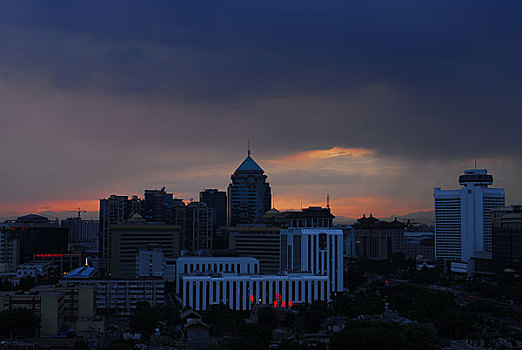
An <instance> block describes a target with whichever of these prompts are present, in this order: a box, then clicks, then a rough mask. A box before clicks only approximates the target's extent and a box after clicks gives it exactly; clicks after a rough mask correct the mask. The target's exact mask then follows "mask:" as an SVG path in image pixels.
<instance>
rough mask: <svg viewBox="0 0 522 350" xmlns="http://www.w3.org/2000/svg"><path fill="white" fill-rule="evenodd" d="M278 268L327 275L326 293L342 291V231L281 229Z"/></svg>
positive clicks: (332, 229) (329, 229)
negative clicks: (279, 265)
mask: <svg viewBox="0 0 522 350" xmlns="http://www.w3.org/2000/svg"><path fill="white" fill-rule="evenodd" d="M281 270H282V271H288V272H311V273H312V274H314V275H319V276H323V275H324V276H327V277H328V297H327V299H329V298H330V296H329V293H330V292H342V291H343V290H344V286H343V230H342V229H335V228H296V227H292V228H288V229H283V230H281Z"/></svg>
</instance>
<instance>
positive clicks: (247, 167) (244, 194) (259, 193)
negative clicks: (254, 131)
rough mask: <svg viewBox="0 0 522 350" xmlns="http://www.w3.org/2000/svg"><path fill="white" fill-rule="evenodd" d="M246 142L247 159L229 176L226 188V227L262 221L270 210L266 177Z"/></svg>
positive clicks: (270, 198)
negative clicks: (229, 182) (229, 180)
mask: <svg viewBox="0 0 522 350" xmlns="http://www.w3.org/2000/svg"><path fill="white" fill-rule="evenodd" d="M250 154H251V153H250V140H249V141H248V151H247V157H246V158H245V160H244V161H243V163H241V165H239V167H238V168H237V169H236V171H234V173H233V174H232V176H231V179H232V183H231V184H230V185H229V186H228V193H227V194H228V195H227V199H228V203H227V207H228V208H227V209H228V210H227V214H228V226H229V227H233V226H237V225H240V224H256V223H261V222H262V221H263V215H264V214H265V213H266V212H267V211H269V210H270V205H271V202H272V194H271V190H270V184H269V183H268V182H267V181H266V179H267V176H266V175H265V172H264V170H263V169H261V167H260V166H259V165H258V164H257V163H256V161H255V160H254V159H253V158H252V157H251V155H250Z"/></svg>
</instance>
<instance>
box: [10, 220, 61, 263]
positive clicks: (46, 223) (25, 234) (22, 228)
mask: <svg viewBox="0 0 522 350" xmlns="http://www.w3.org/2000/svg"><path fill="white" fill-rule="evenodd" d="M10 227H11V228H10V229H9V230H4V233H6V234H5V235H4V237H5V239H6V242H10V243H11V244H12V247H16V246H17V247H16V248H17V249H18V256H19V258H18V263H19V264H23V263H25V262H28V261H31V260H32V259H33V255H34V254H43V253H47V254H51V253H67V248H68V246H67V244H68V231H67V229H66V228H62V227H60V224H59V222H58V221H51V220H49V219H48V218H46V217H43V216H40V215H34V214H30V215H25V216H21V217H19V218H17V219H16V220H15V221H14V222H12V223H11V224H10ZM13 240H17V241H18V242H17V243H14V242H13ZM16 248H15V249H16ZM9 254H11V255H16V252H10V253H9Z"/></svg>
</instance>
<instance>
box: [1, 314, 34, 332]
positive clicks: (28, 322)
mask: <svg viewBox="0 0 522 350" xmlns="http://www.w3.org/2000/svg"><path fill="white" fill-rule="evenodd" d="M39 328H40V318H39V317H37V316H36V315H35V314H34V313H33V312H32V311H30V310H24V309H13V310H4V311H2V312H0V335H1V336H3V337H10V336H11V335H12V336H15V337H33V336H35V335H36V334H37V332H38V329H39Z"/></svg>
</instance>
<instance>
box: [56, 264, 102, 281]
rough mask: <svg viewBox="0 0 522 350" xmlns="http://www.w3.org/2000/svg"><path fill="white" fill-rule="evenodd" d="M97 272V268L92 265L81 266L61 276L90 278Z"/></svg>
mask: <svg viewBox="0 0 522 350" xmlns="http://www.w3.org/2000/svg"><path fill="white" fill-rule="evenodd" d="M97 272H98V270H97V269H95V268H94V267H90V266H82V267H78V268H76V269H74V270H72V271H71V272H69V273H68V274H67V275H65V276H63V278H66V279H69V278H92V277H94V276H95V275H96V273H97Z"/></svg>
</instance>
